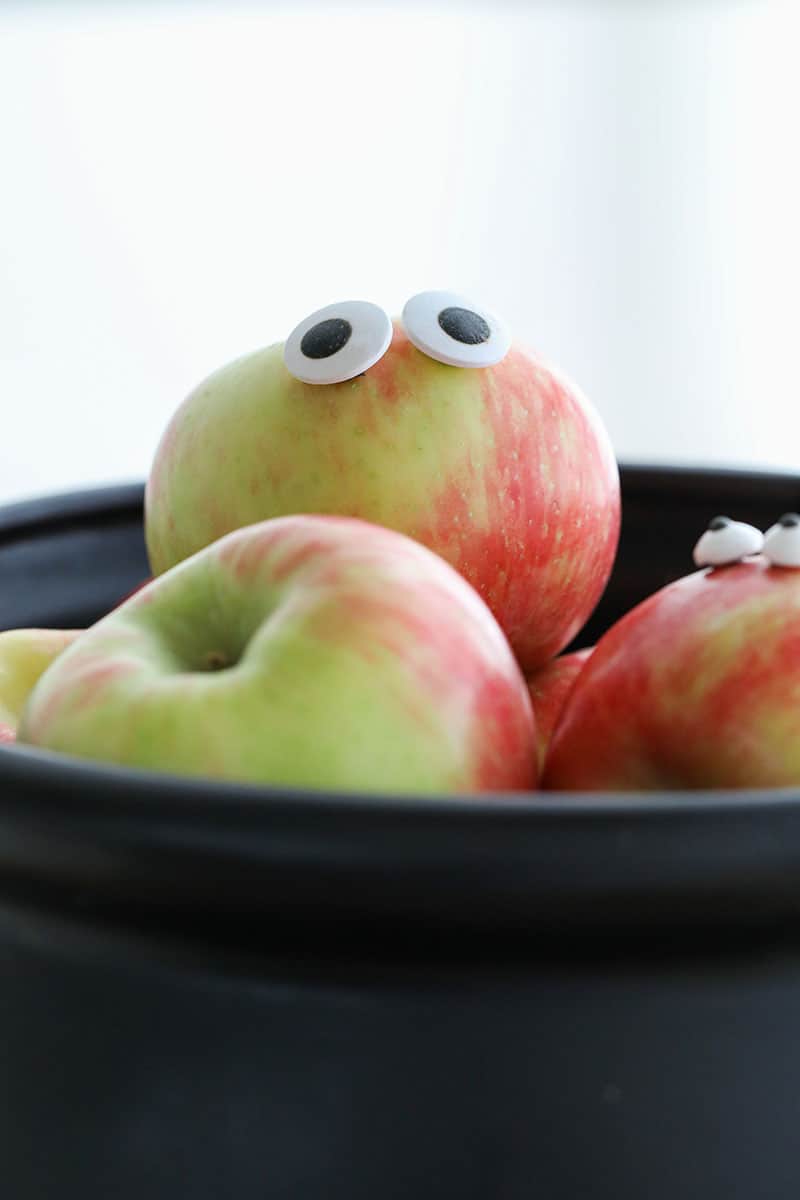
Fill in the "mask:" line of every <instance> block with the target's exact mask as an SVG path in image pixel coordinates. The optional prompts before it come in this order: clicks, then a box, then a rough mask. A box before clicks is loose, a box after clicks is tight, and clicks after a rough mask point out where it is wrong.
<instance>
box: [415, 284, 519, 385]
mask: <svg viewBox="0 0 800 1200" xmlns="http://www.w3.org/2000/svg"><path fill="white" fill-rule="evenodd" d="M402 319H403V328H404V329H405V331H406V333H407V334H408V338H409V341H410V342H412V344H413V345H414V346H416V348H417V349H418V350H421V351H422V353H423V354H427V355H428V357H429V358H434V359H436V361H437V362H441V363H446V364H447V366H450V367H492V366H494V365H495V363H499V362H500V361H501V360H502V359H504V358H505V356H506V355H507V354H508V351H509V349H510V348H511V335H510V334H509V332H508V330H507V329H506V327H505V325H504V324H503V322H502V321H501V320H500V318H499V317H496V316H495V315H494V314H493V313H490V312H487V310H486V309H485V308H480V307H479V306H478V305H476V304H473V303H472V301H471V300H467V299H465V298H464V297H463V296H457V295H455V293H453V292H419V293H418V294H417V295H416V296H412V297H411V299H410V300H409V301H408V303H407V304H406V305H405V307H404V309H403V318H402Z"/></svg>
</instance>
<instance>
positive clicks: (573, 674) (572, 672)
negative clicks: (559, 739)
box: [528, 646, 593, 773]
mask: <svg viewBox="0 0 800 1200" xmlns="http://www.w3.org/2000/svg"><path fill="white" fill-rule="evenodd" d="M592 649H593V647H591V646H586V647H584V648H583V649H582V650H572V651H571V652H570V653H569V654H559V656H558V657H557V658H553V659H551V660H550V662H548V663H545V665H544V666H543V667H540V668H539V670H538V671H535V672H534V673H533V675H529V676H528V691H529V692H530V696H531V702H532V704H533V713H534V716H535V718H536V735H537V739H538V746H539V771H540V773H541V771H542V770H543V768H544V762H545V757H546V755H547V750H548V747H549V745H550V739H551V737H552V734H553V730H554V729H555V726H556V721H557V720H558V718H559V715H560V713H561V710H562V708H563V707H564V702H565V700H566V698H567V696H568V695H569V693H570V691H571V689H572V685H573V684H574V682H575V680H576V679H577V678H578V676H579V675H580V673H581V671H582V670H583V667H584V664H585V662H586V660H587V659H588V657H589V655H590V654H591V653H592Z"/></svg>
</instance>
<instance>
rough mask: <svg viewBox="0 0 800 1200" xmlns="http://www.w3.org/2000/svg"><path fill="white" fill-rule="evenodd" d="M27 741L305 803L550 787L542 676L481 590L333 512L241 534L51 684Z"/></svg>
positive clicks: (142, 594)
mask: <svg viewBox="0 0 800 1200" xmlns="http://www.w3.org/2000/svg"><path fill="white" fill-rule="evenodd" d="M215 665H216V666H217V667H223V666H227V667H228V669H216V670H214V669H212V667H213V666H215ZM19 740H20V741H21V742H27V743H30V744H33V745H36V746H40V747H44V748H47V749H50V750H56V751H63V752H66V753H70V754H74V755H78V756H82V757H86V758H93V759H98V760H101V761H109V762H114V763H119V764H123V765H126V766H133V767H141V768H149V769H154V770H161V771H167V772H174V773H179V774H183V775H195V776H205V777H209V778H219V779H231V780H241V781H249V782H255V783H263V784H275V785H284V786H296V787H312V788H316V787H319V788H325V789H346V790H369V791H393V792H408V793H411V792H456V793H458V792H463V793H466V792H477V791H486V790H489V791H506V790H517V789H527V788H532V787H534V786H535V785H536V779H537V764H536V731H535V721H534V717H533V711H532V709H531V703H530V697H529V695H528V690H527V687H526V685H525V680H524V678H523V676H522V674H521V672H520V670H519V667H518V665H517V663H516V661H515V659H514V656H513V654H512V652H511V648H510V646H509V645H508V642H507V640H506V638H505V637H504V635H503V633H502V631H501V629H500V627H499V626H498V624H497V622H496V621H495V619H494V618H493V617H492V615H491V613H490V612H489V610H488V608H487V607H486V605H485V604H484V603H483V601H482V600H481V599H480V597H479V596H478V595H477V593H476V592H475V591H474V590H473V589H472V588H471V587H470V586H469V584H468V583H467V582H466V581H465V580H464V579H463V578H462V577H461V576H460V575H458V574H457V572H455V571H454V570H453V569H452V568H451V567H449V566H448V565H447V564H446V563H445V562H444V561H443V560H442V559H440V558H439V557H438V556H437V555H435V554H433V553H431V552H430V551H428V550H427V549H425V548H424V547H423V546H420V545H419V544H418V543H416V542H413V541H412V540H411V539H409V538H406V537H404V536H402V535H401V534H398V533H395V532H392V531H390V530H387V529H383V528H379V527H377V526H374V525H370V524H367V523H365V522H362V521H358V520H354V519H348V518H336V517H325V516H293V517H283V518H278V519H275V520H272V521H266V522H262V523H260V524H257V525H255V526H250V527H245V528H244V529H241V530H237V531H235V532H234V533H232V534H229V535H228V536H227V537H225V538H223V539H221V540H219V541H217V542H215V543H213V544H212V545H211V546H209V547H207V548H205V549H204V550H202V551H200V552H198V553H197V554H196V555H194V556H192V557H191V558H189V559H188V560H186V561H184V562H182V563H181V564H179V565H178V566H176V567H174V568H172V569H171V570H169V571H167V572H166V573H165V574H164V575H162V576H160V577H159V578H158V579H155V580H154V581H153V582H152V583H150V584H148V585H147V586H145V587H144V588H143V589H142V590H141V591H139V592H137V593H136V594H135V595H134V596H133V597H131V599H130V600H128V601H127V602H126V603H125V604H123V605H122V606H121V607H120V608H117V609H115V610H114V611H113V612H112V613H110V614H108V615H107V616H106V617H105V618H103V619H102V620H101V621H99V622H98V623H97V624H96V625H94V626H92V628H91V629H89V630H88V631H87V632H86V633H85V634H84V635H83V637H82V638H81V639H80V640H79V641H78V642H76V644H75V645H74V646H73V647H72V648H71V649H70V650H69V651H67V652H66V653H65V654H64V655H63V656H62V657H61V658H59V659H58V660H57V661H56V662H55V663H54V664H53V666H52V667H51V668H50V670H49V671H47V672H46V674H45V675H43V676H42V678H41V679H40V681H39V683H38V685H37V687H36V688H35V689H34V691H33V693H32V694H31V696H30V698H29V700H28V703H27V705H26V708H25V711H24V713H23V718H22V722H21V724H20V730H19Z"/></svg>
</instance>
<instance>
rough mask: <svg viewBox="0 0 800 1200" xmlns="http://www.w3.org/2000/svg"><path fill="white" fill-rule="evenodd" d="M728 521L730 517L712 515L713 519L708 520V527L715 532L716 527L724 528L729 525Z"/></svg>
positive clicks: (729, 521)
mask: <svg viewBox="0 0 800 1200" xmlns="http://www.w3.org/2000/svg"><path fill="white" fill-rule="evenodd" d="M730 523H731V519H730V517H714V520H713V521H709V523H708V528H709V529H710V530H712V532H716V530H717V529H725V527H726V526H728V525H730Z"/></svg>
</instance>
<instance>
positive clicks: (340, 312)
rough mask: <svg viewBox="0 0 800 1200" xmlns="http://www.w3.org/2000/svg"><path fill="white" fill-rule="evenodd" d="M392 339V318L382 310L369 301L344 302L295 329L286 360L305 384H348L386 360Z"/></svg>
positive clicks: (296, 376)
mask: <svg viewBox="0 0 800 1200" xmlns="http://www.w3.org/2000/svg"><path fill="white" fill-rule="evenodd" d="M391 340H392V322H391V318H390V317H389V315H388V313H386V312H384V310H383V309H382V308H379V307H378V305H377V304H370V303H369V302H368V301H366V300H342V301H340V302H339V303H338V304H328V305H327V306H326V307H325V308H320V309H318V310H317V311H316V312H314V313H312V314H311V316H310V317H306V318H305V320H303V321H301V322H300V324H299V325H297V326H296V327H295V328H294V329H293V330H292V332H291V333H290V334H289V337H288V338H287V339H286V345H285V346H284V348H283V361H284V362H285V364H286V369H287V371H288V372H289V374H290V375H294V377H295V379H299V380H301V381H302V382H303V383H319V384H322V383H344V381H345V380H346V379H355V377H356V376H357V375H363V374H364V372H365V371H367V370H369V368H370V367H373V366H374V365H375V363H376V362H378V361H379V360H380V359H381V358H383V356H384V354H385V353H386V351H387V350H388V349H389V345H390V343H391Z"/></svg>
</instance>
